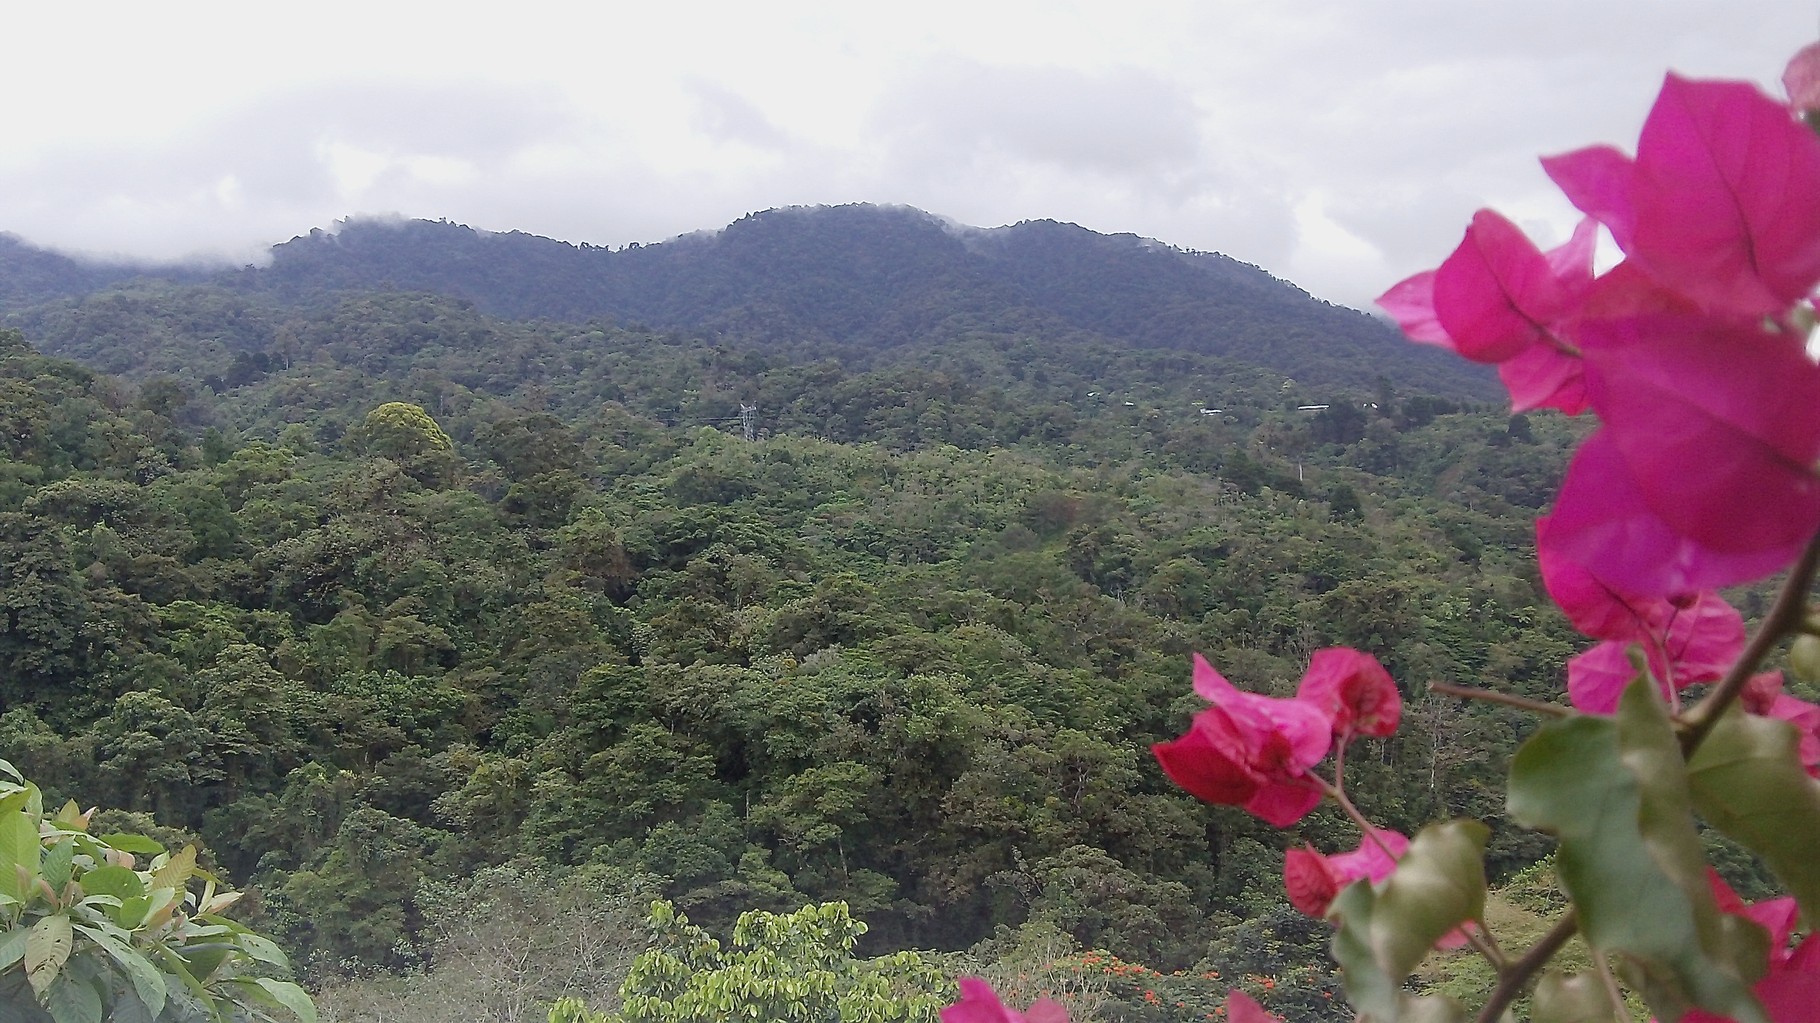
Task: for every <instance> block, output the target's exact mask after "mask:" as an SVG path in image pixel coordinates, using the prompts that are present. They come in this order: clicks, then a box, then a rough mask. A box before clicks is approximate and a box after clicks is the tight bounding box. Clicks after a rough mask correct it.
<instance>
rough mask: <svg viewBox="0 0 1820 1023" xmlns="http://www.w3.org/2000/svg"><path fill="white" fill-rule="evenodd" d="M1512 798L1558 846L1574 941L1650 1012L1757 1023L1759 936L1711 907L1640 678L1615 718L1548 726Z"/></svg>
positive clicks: (1671, 742) (1666, 749)
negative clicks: (1617, 973)
mask: <svg viewBox="0 0 1820 1023" xmlns="http://www.w3.org/2000/svg"><path fill="white" fill-rule="evenodd" d="M1509 798H1510V808H1511V815H1512V816H1513V817H1515V818H1516V819H1517V820H1518V822H1519V823H1522V824H1524V825H1525V826H1528V827H1534V828H1537V829H1539V830H1543V831H1547V832H1549V833H1551V834H1553V835H1555V836H1556V837H1557V838H1558V839H1559V840H1560V851H1559V852H1558V853H1557V854H1556V857H1555V869H1556V870H1557V872H1558V873H1559V874H1560V878H1561V885H1562V887H1563V888H1565V889H1566V891H1567V893H1568V895H1569V896H1570V897H1571V898H1572V899H1573V901H1574V905H1575V907H1576V909H1577V911H1578V914H1579V921H1580V927H1581V930H1582V933H1584V934H1585V935H1586V938H1587V940H1588V942H1589V943H1591V945H1592V946H1593V948H1594V949H1595V950H1597V951H1599V952H1601V953H1605V954H1610V955H1613V956H1615V957H1619V959H1620V961H1621V963H1622V964H1623V965H1624V966H1625V967H1627V977H1628V978H1629V979H1630V980H1631V981H1632V983H1633V984H1634V985H1635V986H1637V987H1638V988H1639V990H1640V991H1641V992H1642V994H1643V996H1644V998H1645V999H1646V1000H1647V1001H1648V1002H1649V1004H1650V1008H1651V1009H1652V1010H1654V1011H1655V1012H1656V1013H1657V1014H1658V1015H1664V1016H1677V1015H1679V1014H1680V1013H1682V1012H1684V1011H1686V1010H1687V1009H1688V1008H1689V1007H1691V1006H1693V1005H1699V1006H1701V1007H1704V1008H1707V1009H1710V1010H1712V1011H1714V1012H1720V1013H1723V1014H1725V1015H1728V1016H1732V1017H1734V1018H1737V1019H1741V1020H1761V1019H1762V1018H1763V1016H1762V1010H1761V1008H1759V1007H1758V1005H1757V1003H1756V1001H1755V999H1754V998H1753V997H1752V996H1751V993H1750V984H1751V983H1752V982H1753V981H1754V980H1755V979H1756V978H1755V977H1754V976H1751V975H1749V973H1750V971H1753V970H1754V969H1758V968H1760V964H1761V963H1762V961H1763V947H1762V946H1763V940H1764V939H1763V932H1762V929H1761V928H1758V927H1756V926H1755V925H1752V924H1750V923H1748V922H1747V921H1744V920H1742V918H1739V917H1734V916H1729V915H1722V914H1721V913H1720V912H1719V910H1718V907H1717V906H1716V905H1715V903H1714V901H1713V895H1712V892H1711V890H1710V889H1709V887H1708V885H1707V882H1706V878H1705V875H1704V873H1703V865H1704V862H1705V861H1704V858H1703V855H1702V853H1701V848H1700V840H1699V837H1698V835H1697V834H1696V833H1695V830H1694V824H1693V817H1692V798H1691V795H1690V793H1689V788H1688V771H1687V767H1686V765H1684V764H1683V762H1682V759H1681V752H1680V747H1679V744H1678V743H1677V741H1676V738H1675V735H1674V732H1673V730H1672V728H1671V727H1670V724H1669V719H1668V713H1667V709H1666V708H1665V707H1664V706H1663V705H1662V702H1661V699H1660V697H1659V696H1658V694H1657V690H1656V686H1655V683H1654V682H1653V680H1651V679H1650V678H1648V676H1647V673H1645V674H1644V675H1643V676H1640V677H1639V678H1638V679H1637V680H1635V681H1633V682H1632V683H1631V684H1630V686H1629V687H1628V688H1627V689H1626V690H1625V693H1624V696H1623V698H1622V700H1621V702H1620V704H1619V707H1618V714H1617V717H1616V718H1596V717H1580V716H1574V717H1569V718H1565V719H1562V720H1559V721H1555V722H1551V723H1549V724H1547V725H1544V726H1543V728H1542V729H1541V730H1540V731H1538V732H1537V733H1536V735H1535V736H1534V737H1533V738H1532V739H1530V741H1529V742H1527V743H1525V744H1524V746H1523V748H1522V749H1521V750H1519V751H1518V753H1517V756H1516V758H1515V759H1514V760H1513V761H1512V763H1511V776H1510V796H1509ZM1753 964H1755V965H1753Z"/></svg>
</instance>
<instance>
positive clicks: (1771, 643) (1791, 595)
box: [1681, 535, 1820, 757]
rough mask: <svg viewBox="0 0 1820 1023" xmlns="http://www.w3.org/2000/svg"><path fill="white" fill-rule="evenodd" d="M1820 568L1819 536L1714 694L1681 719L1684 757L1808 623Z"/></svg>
mask: <svg viewBox="0 0 1820 1023" xmlns="http://www.w3.org/2000/svg"><path fill="white" fill-rule="evenodd" d="M1817 568H1820V535H1816V536H1815V537H1814V538H1813V539H1812V540H1809V541H1808V543H1807V549H1806V550H1804V551H1802V552H1801V559H1800V560H1799V561H1796V562H1795V567H1794V568H1792V569H1790V570H1789V573H1788V578H1787V579H1786V580H1784V581H1783V583H1782V591H1781V592H1780V593H1777V594H1776V602H1775V604H1773V605H1772V606H1771V607H1770V609H1769V614H1768V615H1766V616H1764V619H1763V624H1762V625H1760V626H1758V627H1757V632H1756V635H1754V636H1752V637H1751V638H1750V642H1749V643H1748V644H1746V645H1745V647H1744V652H1743V653H1742V654H1740V655H1738V660H1737V661H1736V662H1735V663H1733V664H1732V669H1731V671H1729V672H1727V673H1726V675H1725V678H1724V679H1722V680H1721V681H1720V682H1719V684H1718V685H1717V686H1714V687H1713V691H1712V692H1710V693H1707V694H1706V698H1705V699H1703V700H1701V701H1700V703H1699V704H1698V705H1697V706H1695V707H1694V709H1692V710H1690V711H1688V712H1687V713H1686V714H1683V715H1682V716H1681V755H1682V756H1683V757H1691V756H1693V754H1694V750H1696V749H1699V748H1700V743H1701V742H1703V741H1705V739H1706V735H1707V733H1708V732H1711V731H1712V730H1713V726H1714V725H1715V724H1717V723H1718V722H1719V718H1720V716H1722V715H1723V714H1724V713H1725V712H1726V711H1727V710H1728V709H1730V707H1731V705H1732V704H1733V703H1734V702H1736V701H1737V699H1738V694H1739V693H1742V692H1743V691H1744V687H1745V685H1746V684H1748V683H1749V682H1750V677H1751V675H1752V674H1753V673H1755V672H1756V670H1757V668H1758V666H1760V665H1761V664H1762V663H1763V659H1764V658H1765V657H1768V656H1769V652H1770V650H1771V649H1773V648H1774V647H1775V645H1776V644H1777V643H1780V642H1782V640H1783V639H1784V638H1786V637H1788V636H1791V635H1794V634H1795V633H1797V632H1800V631H1801V628H1802V626H1803V624H1804V623H1805V622H1806V621H1807V591H1808V589H1809V588H1810V587H1812V586H1813V584H1814V572H1815V570H1816V569H1817Z"/></svg>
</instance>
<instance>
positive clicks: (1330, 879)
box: [1283, 828, 1409, 920]
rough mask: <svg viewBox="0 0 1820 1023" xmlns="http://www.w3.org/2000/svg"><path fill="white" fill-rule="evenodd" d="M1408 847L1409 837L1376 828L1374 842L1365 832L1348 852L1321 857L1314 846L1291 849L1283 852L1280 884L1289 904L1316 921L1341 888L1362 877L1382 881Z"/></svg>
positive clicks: (1325, 912) (1324, 912)
mask: <svg viewBox="0 0 1820 1023" xmlns="http://www.w3.org/2000/svg"><path fill="white" fill-rule="evenodd" d="M1408 849H1409V839H1408V838H1406V837H1404V836H1403V835H1401V834H1398V833H1397V832H1395V831H1390V830H1388V829H1385V828H1379V829H1377V839H1376V840H1375V841H1374V840H1373V839H1372V838H1371V836H1369V835H1367V836H1366V837H1365V838H1364V839H1362V840H1361V841H1360V842H1359V847H1358V848H1357V849H1354V850H1353V851H1352V852H1349V853H1339V854H1336V855H1333V856H1324V855H1322V854H1321V853H1319V852H1316V851H1315V849H1314V847H1313V846H1305V847H1303V848H1301V849H1291V850H1289V851H1288V852H1286V853H1284V854H1283V887H1284V889H1285V890H1286V891H1288V893H1289V904H1290V905H1292V906H1294V907H1295V908H1296V909H1298V910H1301V911H1302V912H1304V913H1306V914H1308V915H1309V916H1312V917H1314V918H1315V919H1317V920H1320V919H1324V918H1325V917H1326V916H1327V907H1328V906H1331V905H1333V900H1334V898H1335V897H1336V896H1338V895H1339V894H1340V889H1342V888H1344V887H1346V886H1347V885H1349V884H1351V883H1353V882H1354V881H1357V880H1360V879H1361V878H1368V879H1370V880H1372V881H1382V880H1384V879H1385V878H1387V877H1389V876H1390V872H1391V871H1393V870H1395V869H1397V858H1398V857H1400V856H1402V855H1403V853H1404V852H1406V851H1407V850H1408Z"/></svg>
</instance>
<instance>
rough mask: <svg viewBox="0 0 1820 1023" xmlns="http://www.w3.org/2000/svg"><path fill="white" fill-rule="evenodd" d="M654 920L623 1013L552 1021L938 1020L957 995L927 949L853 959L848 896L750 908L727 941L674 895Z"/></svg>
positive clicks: (555, 1011) (564, 1009) (857, 929)
mask: <svg viewBox="0 0 1820 1023" xmlns="http://www.w3.org/2000/svg"><path fill="white" fill-rule="evenodd" d="M650 925H651V931H652V939H653V942H652V947H651V948H650V949H649V950H648V951H646V952H645V953H643V954H642V955H640V956H639V957H638V958H637V959H636V960H634V961H633V963H632V969H631V971H630V972H629V973H628V974H627V975H626V982H625V984H624V986H622V987H621V988H620V1002H621V1005H620V1009H619V1011H618V1012H617V1013H614V1014H610V1015H605V1016H590V1015H587V1014H586V1013H585V1011H584V1010H582V1009H581V1007H580V1006H578V1005H575V1004H574V1003H567V1004H559V1005H558V1006H556V1007H555V1008H552V1009H551V1011H550V1017H549V1018H550V1020H551V1023H565V1021H583V1020H585V1021H586V1023H684V1021H699V1023H709V1021H715V1023H718V1021H723V1020H730V1019H752V1020H768V1021H777V1023H789V1021H803V1023H808V1021H825V1020H840V1021H841V1023H891V1021H897V1020H902V1021H916V1023H933V1021H934V1019H935V1018H936V1012H937V1010H939V1009H940V1008H941V1007H942V1006H943V1005H945V1004H947V1002H948V1000H949V998H950V997H951V995H952V991H951V990H950V989H949V981H948V980H947V979H946V978H945V975H944V972H943V971H942V970H941V969H940V968H939V967H938V966H937V965H936V964H934V963H933V962H931V961H929V960H928V959H927V958H925V957H924V956H923V955H922V954H920V953H917V952H897V953H893V954H892V955H888V956H884V957H882V958H878V959H863V960H862V959H856V958H854V956H853V949H854V946H855V945H856V944H857V943H858V941H859V937H860V935H862V934H864V933H866V925H865V924H864V923H862V922H860V921H858V920H855V919H853V918H852V917H851V916H849V915H848V912H847V907H846V905H845V904H844V903H824V904H823V905H821V906H804V907H803V908H802V909H800V910H798V911H797V912H795V913H791V914H788V915H783V914H776V913H765V912H757V911H754V912H747V913H742V914H741V915H740V917H739V920H738V922H737V923H735V924H734V926H733V944H732V947H731V948H730V949H725V950H723V948H722V946H721V943H720V942H719V941H717V940H715V939H714V938H713V937H710V936H709V934H708V933H707V932H706V931H704V930H702V929H701V928H699V927H696V926H695V925H693V924H691V923H689V920H688V917H686V916H684V915H682V914H681V913H678V912H676V910H675V908H674V907H673V906H671V905H670V904H669V903H668V902H664V901H661V900H660V901H658V902H656V903H653V904H652V907H651V921H650Z"/></svg>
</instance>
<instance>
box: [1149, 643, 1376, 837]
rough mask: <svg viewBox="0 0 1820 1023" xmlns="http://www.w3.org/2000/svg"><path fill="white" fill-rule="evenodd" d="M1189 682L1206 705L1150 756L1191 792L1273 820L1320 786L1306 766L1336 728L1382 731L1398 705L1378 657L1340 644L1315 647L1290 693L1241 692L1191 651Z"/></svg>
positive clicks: (1316, 798) (1286, 820)
mask: <svg viewBox="0 0 1820 1023" xmlns="http://www.w3.org/2000/svg"><path fill="white" fill-rule="evenodd" d="M1194 691H1195V692H1196V693H1199V694H1200V695H1201V697H1202V698H1203V699H1205V700H1206V701H1207V702H1208V704H1209V706H1208V707H1207V709H1205V710H1203V711H1201V712H1200V713H1199V714H1196V715H1195V717H1194V724H1193V727H1191V728H1190V729H1189V730H1188V734H1186V735H1184V736H1182V737H1181V738H1179V739H1176V740H1174V741H1172V742H1163V743H1158V744H1156V745H1155V746H1153V747H1151V752H1153V753H1154V754H1155V755H1156V759H1157V762H1158V763H1160V764H1161V765H1162V767H1163V771H1164V773H1166V774H1168V775H1169V777H1170V778H1171V779H1172V780H1174V781H1175V783H1176V784H1177V785H1180V786H1181V787H1182V788H1184V789H1186V790H1187V791H1188V792H1189V793H1191V794H1193V795H1194V796H1196V797H1198V798H1200V799H1203V800H1205V801H1207V802H1209V803H1218V804H1223V805H1227V806H1242V807H1244V808H1245V809H1246V810H1249V811H1251V812H1252V813H1253V814H1255V815H1257V816H1258V817H1261V818H1263V819H1264V820H1266V821H1268V822H1270V823H1271V824H1274V825H1276V826H1277V827H1279V828H1282V827H1288V826H1289V825H1291V824H1294V823H1295V822H1296V821H1299V820H1301V819H1302V818H1303V817H1306V816H1307V815H1308V811H1310V810H1312V809H1314V808H1315V806H1316V805H1318V804H1319V803H1320V801H1321V796H1322V792H1323V786H1322V784H1321V782H1320V780H1319V779H1318V778H1317V777H1315V776H1314V775H1312V774H1311V773H1310V772H1311V769H1312V768H1313V767H1314V766H1315V765H1316V764H1319V763H1320V762H1321V761H1322V760H1323V759H1324V758H1326V756H1327V752H1328V750H1329V749H1330V748H1331V747H1332V746H1333V742H1334V740H1335V739H1336V738H1338V739H1340V740H1341V741H1342V743H1344V741H1345V740H1348V739H1350V738H1352V737H1353V736H1354V735H1373V736H1385V735H1389V734H1391V733H1392V732H1394V731H1396V728H1397V722H1398V720H1399V719H1400V718H1401V716H1402V712H1403V699H1402V695H1401V694H1400V693H1398V692H1397V686H1396V683H1395V682H1393V681H1391V678H1390V673H1389V672H1386V671H1385V670H1384V666H1383V665H1381V664H1379V663H1378V662H1377V659H1376V658H1374V657H1372V656H1371V655H1370V654H1363V653H1360V652H1359V651H1357V650H1349V649H1346V648H1344V647H1332V648H1329V649H1326V650H1320V651H1317V652H1316V653H1315V655H1314V658H1313V660H1312V661H1310V663H1309V665H1308V672H1307V674H1306V675H1304V676H1303V677H1302V683H1301V685H1300V686H1298V687H1297V689H1296V694H1295V696H1294V697H1291V698H1289V699H1281V698H1278V697H1272V696H1260V695H1257V694H1256V693H1248V692H1245V691H1244V690H1242V689H1240V688H1238V687H1237V686H1234V685H1233V684H1232V683H1230V682H1228V681H1226V679H1225V678H1224V677H1223V676H1221V675H1220V673H1219V672H1217V671H1215V670H1214V669H1213V666H1212V665H1210V664H1208V663H1207V661H1206V659H1205V658H1203V657H1202V656H1201V655H1200V654H1196V655H1194Z"/></svg>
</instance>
